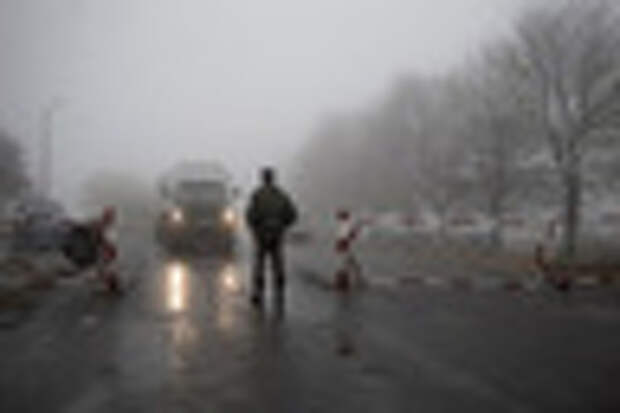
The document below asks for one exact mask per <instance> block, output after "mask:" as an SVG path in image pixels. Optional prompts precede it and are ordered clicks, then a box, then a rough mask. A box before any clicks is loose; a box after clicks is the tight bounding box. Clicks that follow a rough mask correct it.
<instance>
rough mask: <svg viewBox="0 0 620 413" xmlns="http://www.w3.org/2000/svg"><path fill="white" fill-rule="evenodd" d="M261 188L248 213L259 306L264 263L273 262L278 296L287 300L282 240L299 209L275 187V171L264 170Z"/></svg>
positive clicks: (254, 295) (254, 297)
mask: <svg viewBox="0 0 620 413" xmlns="http://www.w3.org/2000/svg"><path fill="white" fill-rule="evenodd" d="M261 179H262V184H261V186H260V187H259V188H258V189H256V190H255V191H254V193H253V194H252V197H251V199H250V204H249V206H248V209H247V211H246V220H247V222H248V226H249V227H250V230H251V232H252V235H253V237H254V243H255V257H254V274H253V289H252V303H253V304H254V305H256V306H260V305H261V304H262V302H263V293H264V289H265V261H266V259H267V258H269V260H270V261H271V268H272V270H273V276H274V282H275V297H276V299H277V300H278V302H282V300H283V298H284V288H285V283H286V276H285V269H284V251H283V245H282V244H283V239H284V233H285V232H286V230H287V229H288V228H289V227H290V226H291V225H293V224H294V223H295V221H297V209H296V207H295V205H294V204H293V202H292V201H291V199H290V197H289V196H288V195H287V194H286V193H285V192H284V191H283V190H282V189H281V188H280V187H278V185H277V184H276V176H275V171H274V170H273V169H272V168H264V169H263V170H262V171H261Z"/></svg>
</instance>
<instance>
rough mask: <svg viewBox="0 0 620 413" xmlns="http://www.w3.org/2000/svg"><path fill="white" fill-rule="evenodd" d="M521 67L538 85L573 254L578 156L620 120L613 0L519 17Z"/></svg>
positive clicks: (619, 55) (619, 48) (619, 44)
mask: <svg viewBox="0 0 620 413" xmlns="http://www.w3.org/2000/svg"><path fill="white" fill-rule="evenodd" d="M517 32H518V44H519V47H520V48H521V59H520V62H519V65H520V67H521V69H522V70H523V74H524V75H525V76H526V79H527V80H528V81H530V82H532V83H533V85H534V87H533V88H532V90H535V91H537V93H536V94H535V96H534V98H533V100H534V101H535V102H536V103H537V104H538V105H539V111H538V112H539V114H540V119H539V120H540V124H541V127H542V131H543V134H544V137H545V138H546V140H547V143H548V147H549V149H550V150H551V153H552V156H553V159H554V162H555V164H556V167H557V170H558V172H559V174H560V177H561V182H562V186H563V192H564V206H563V215H564V227H565V231H564V252H565V254H566V255H567V257H569V258H573V257H574V256H575V254H576V252H577V240H578V236H579V228H580V217H581V213H580V209H581V204H582V199H583V189H584V188H583V160H584V157H585V156H586V155H587V154H588V153H589V151H591V150H592V149H593V148H595V145H596V137H597V135H598V134H600V133H601V132H603V131H609V129H610V128H616V127H617V126H619V125H618V118H617V117H616V116H615V115H616V114H617V111H616V110H617V105H618V102H619V99H620V19H619V18H618V8H617V6H616V5H615V3H614V2H610V1H605V0H589V1H587V2H583V1H579V2H578V1H566V2H563V3H562V4H561V5H560V6H557V5H554V6H553V7H547V8H538V9H535V10H532V11H531V12H529V13H526V14H525V15H524V16H523V17H522V18H521V20H520V21H519V23H518V31H517Z"/></svg>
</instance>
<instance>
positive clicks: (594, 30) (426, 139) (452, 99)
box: [295, 0, 620, 255]
mask: <svg viewBox="0 0 620 413" xmlns="http://www.w3.org/2000/svg"><path fill="white" fill-rule="evenodd" d="M549 3H552V4H546V5H544V6H537V7H535V8H530V9H527V10H525V11H524V12H523V13H522V14H521V15H520V16H518V18H517V19H516V20H515V22H514V30H513V31H512V34H511V35H510V36H506V37H505V38H502V39H496V40H495V41H494V42H492V43H490V44H487V45H486V46H485V47H483V48H482V50H481V51H480V53H479V54H478V55H477V56H476V57H474V58H472V59H470V60H469V61H468V62H467V63H466V64H464V65H462V66H460V67H459V69H456V70H454V71H452V73H450V74H448V75H442V76H435V77H432V76H421V75H416V74H411V75H409V76H405V77H402V78H400V79H398V80H397V81H396V82H395V83H394V85H393V86H392V88H391V90H390V91H389V93H388V94H387V96H386V97H385V98H384V99H383V100H382V102H381V103H380V104H376V103H375V104H372V105H369V106H368V108H367V109H366V110H363V111H360V112H359V113H349V114H334V115H331V116H328V117H326V118H324V119H323V120H322V121H321V122H320V123H319V125H318V126H317V128H316V130H315V131H314V133H313V135H312V138H311V139H310V141H309V143H308V145H307V146H306V147H305V148H304V150H303V151H302V152H301V153H300V156H299V159H298V165H299V170H298V171H296V174H295V175H296V176H297V177H299V178H298V180H299V182H297V184H298V187H299V192H300V196H301V198H302V199H303V201H304V202H305V203H306V205H307V206H308V208H311V209H313V210H316V211H329V210H333V209H334V208H337V207H342V206H346V207H350V208H354V209H358V210H391V211H394V210H401V211H409V212H411V213H415V212H418V211H420V210H425V211H432V212H434V213H435V214H436V215H437V216H438V217H440V218H442V219H443V218H446V217H448V216H450V215H451V214H456V213H463V211H476V212H478V213H483V214H485V215H487V216H488V217H491V218H492V219H494V221H495V222H496V223H497V224H496V232H497V234H496V235H497V236H498V237H501V230H502V218H503V217H505V216H507V215H508V214H517V213H519V214H522V215H527V216H535V215H536V214H537V213H539V212H540V211H547V212H548V211H553V210H555V211H557V215H558V217H560V219H561V220H562V223H563V228H564V229H565V230H564V231H563V233H564V235H565V239H564V241H565V242H564V246H565V251H566V253H567V254H568V255H573V254H574V253H575V248H576V241H577V239H578V232H579V228H580V222H581V221H582V220H581V218H582V212H583V209H584V208H583V206H584V205H589V203H591V202H596V201H600V200H601V199H602V198H608V197H610V196H613V195H614V193H615V191H616V189H617V186H616V185H617V182H616V181H617V180H615V179H614V177H615V176H618V172H620V134H619V133H618V128H619V127H620V14H619V12H620V3H618V2H617V1H613V0H608V1H604V0H588V1H555V2H549ZM429 47H432V45H429Z"/></svg>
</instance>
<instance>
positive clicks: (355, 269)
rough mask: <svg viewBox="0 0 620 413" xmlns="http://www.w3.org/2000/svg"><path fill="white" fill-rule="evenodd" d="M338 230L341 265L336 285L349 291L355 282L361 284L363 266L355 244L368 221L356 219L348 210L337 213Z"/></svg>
mask: <svg viewBox="0 0 620 413" xmlns="http://www.w3.org/2000/svg"><path fill="white" fill-rule="evenodd" d="M336 220H337V223H338V230H337V234H336V243H335V245H334V250H335V253H336V255H337V257H338V260H339V264H338V265H339V267H338V270H337V271H336V274H335V280H334V286H335V287H336V289H337V290H340V291H348V290H349V289H350V288H351V287H352V286H353V285H354V284H355V285H358V286H359V285H361V284H362V282H363V280H362V267H361V265H360V263H359V261H358V259H357V257H356V255H355V251H354V248H353V247H354V244H355V242H356V241H357V240H358V238H359V236H360V233H361V231H362V229H363V226H364V225H367V224H368V223H366V222H364V221H362V220H358V219H355V218H354V217H353V214H352V213H351V212H350V211H348V210H344V209H343V210H340V211H338V212H337V213H336Z"/></svg>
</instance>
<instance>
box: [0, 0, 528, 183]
mask: <svg viewBox="0 0 620 413" xmlns="http://www.w3.org/2000/svg"><path fill="white" fill-rule="evenodd" d="M533 1H535V0H531V2H533ZM519 3H520V1H518V0H433V1H429V0H305V1H298V0H246V1H241V0H219V1H218V0H0V56H1V62H2V69H1V70H0V90H1V91H2V93H0V122H2V125H3V126H4V127H6V128H8V129H9V130H11V131H13V132H14V133H16V134H18V135H20V136H22V137H23V139H24V142H26V144H27V145H29V147H31V148H32V147H35V145H34V144H35V142H36V139H37V138H38V135H39V128H38V119H39V118H40V114H41V112H42V111H43V110H44V108H45V107H46V106H48V105H50V102H52V101H54V99H61V100H62V101H63V103H62V105H61V106H60V108H59V109H58V110H57V112H56V116H55V146H54V148H55V155H56V157H55V158H56V165H57V166H56V171H55V181H56V183H57V188H56V193H57V194H58V193H62V194H67V193H69V194H75V193H76V189H77V188H78V187H79V184H80V182H81V181H82V180H83V179H84V178H85V177H86V176H88V174H89V173H92V172H93V171H94V170H97V169H102V168H114V169H119V170H127V171H131V172H136V173H140V174H141V175H142V176H145V177H153V176H156V174H157V173H158V172H159V171H161V170H162V169H165V168H166V167H168V166H169V165H170V164H171V163H173V162H174V161H176V160H180V159H195V158H217V159H221V160H222V161H224V162H226V163H227V164H228V165H229V166H230V167H231V168H232V169H233V170H234V173H235V174H236V176H237V177H238V179H239V180H240V181H242V183H243V184H247V182H248V180H249V179H250V177H251V174H252V172H253V170H254V169H255V168H257V167H258V166H260V165H262V164H264V163H274V164H278V165H280V164H282V163H283V162H285V161H286V160H287V159H290V156H291V154H293V153H294V152H295V151H296V150H297V149H298V148H299V146H300V144H301V142H303V140H304V139H306V138H307V137H308V135H309V133H310V131H311V129H312V128H313V125H314V123H315V122H316V121H317V119H318V118H319V117H320V116H321V115H322V114H324V113H326V112H331V111H334V110H340V109H342V110H349V109H351V108H356V107H361V106H363V105H365V104H368V103H369V102H371V101H372V100H373V99H374V98H377V97H379V96H380V95H381V93H383V91H384V90H387V89H388V86H389V84H390V82H391V81H392V80H393V79H394V78H395V77H396V76H398V75H401V74H404V73H408V72H427V73H428V72H437V71H446V70H448V69H449V68H450V67H451V66H453V65H455V64H458V63H459V62H461V61H462V60H463V59H464V58H465V57H466V56H467V55H468V54H471V53H472V52H474V51H475V50H476V49H477V48H478V47H479V46H480V44H481V43H482V42H484V41H485V39H488V38H490V37H492V36H496V35H498V34H501V33H505V32H506V31H507V30H508V27H509V26H510V25H509V22H510V20H511V18H512V16H514V13H515V11H516V10H517V9H518V6H517V5H518V4H519ZM31 157H32V159H33V161H34V160H36V156H34V153H32V154H31Z"/></svg>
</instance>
